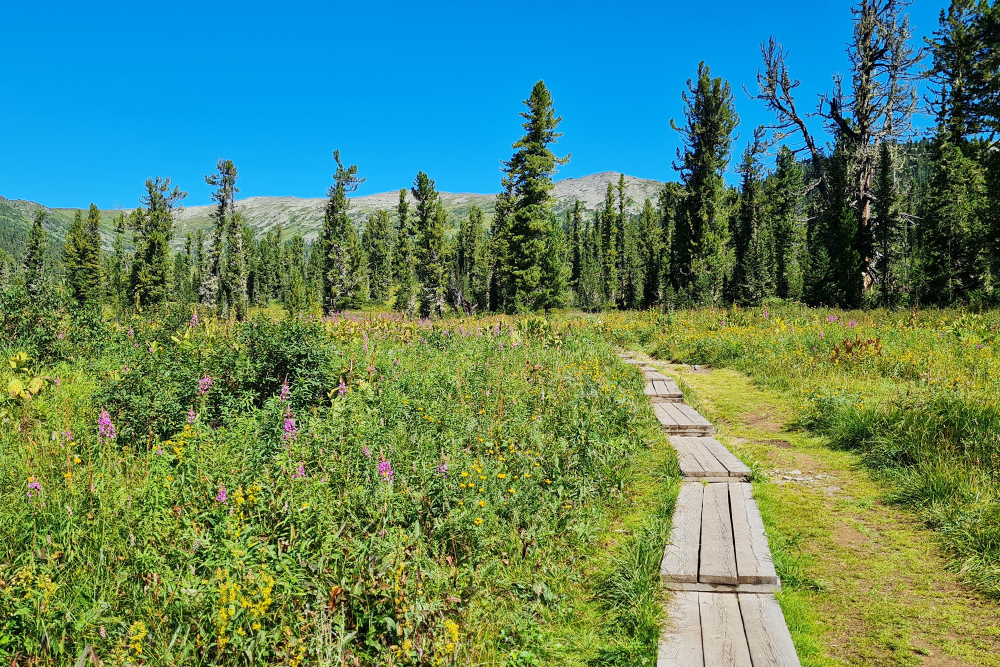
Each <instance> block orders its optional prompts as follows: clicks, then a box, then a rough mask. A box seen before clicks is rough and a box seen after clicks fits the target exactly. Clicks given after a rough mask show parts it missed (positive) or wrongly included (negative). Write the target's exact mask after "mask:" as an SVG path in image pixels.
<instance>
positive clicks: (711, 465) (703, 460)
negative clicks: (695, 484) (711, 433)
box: [687, 437, 729, 482]
mask: <svg viewBox="0 0 1000 667" xmlns="http://www.w3.org/2000/svg"><path fill="white" fill-rule="evenodd" d="M704 439H705V438H699V437H691V438H688V439H687V446H688V450H689V451H690V452H691V455H692V456H693V457H694V458H695V460H696V461H698V465H700V466H701V473H700V475H699V477H725V478H726V481H727V482H728V481H729V471H728V470H727V469H726V466H724V465H722V464H721V463H719V461H718V460H717V459H716V458H715V457H714V456H713V455H712V452H710V451H708V450H707V449H705V446H704V445H703V444H702V441H703V440H704Z"/></svg>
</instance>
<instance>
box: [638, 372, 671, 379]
mask: <svg viewBox="0 0 1000 667" xmlns="http://www.w3.org/2000/svg"><path fill="white" fill-rule="evenodd" d="M643 375H645V376H646V379H647V380H666V379H667V376H666V375H664V374H663V373H661V372H659V371H643Z"/></svg>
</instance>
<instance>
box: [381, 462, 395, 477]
mask: <svg viewBox="0 0 1000 667" xmlns="http://www.w3.org/2000/svg"><path fill="white" fill-rule="evenodd" d="M378 474H379V477H381V478H383V479H385V480H386V481H389V480H391V479H392V476H393V474H394V473H393V470H392V464H390V463H389V462H388V461H379V464H378Z"/></svg>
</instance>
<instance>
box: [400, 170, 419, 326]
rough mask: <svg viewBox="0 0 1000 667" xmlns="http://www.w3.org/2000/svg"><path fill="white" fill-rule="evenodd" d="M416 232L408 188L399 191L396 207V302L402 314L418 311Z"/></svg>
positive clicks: (411, 313)
mask: <svg viewBox="0 0 1000 667" xmlns="http://www.w3.org/2000/svg"><path fill="white" fill-rule="evenodd" d="M416 251H417V250H416V231H415V230H414V228H413V221H412V219H411V217H410V205H409V203H408V202H407V201H406V188H401V189H400V191H399V203H398V204H397V205H396V259H395V280H396V286H397V289H396V301H395V308H396V310H398V311H400V312H401V313H406V314H407V315H413V313H415V312H416V310H417V294H418V292H419V290H420V285H419V283H418V282H417V259H416Z"/></svg>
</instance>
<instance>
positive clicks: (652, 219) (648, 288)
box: [636, 197, 665, 308]
mask: <svg viewBox="0 0 1000 667" xmlns="http://www.w3.org/2000/svg"><path fill="white" fill-rule="evenodd" d="M636 237H637V241H638V256H639V261H640V263H641V266H642V267H644V272H643V282H642V294H641V299H640V302H639V303H638V304H637V305H638V306H639V307H641V308H651V307H653V306H654V305H655V304H657V303H659V302H660V276H661V274H662V272H663V262H664V259H665V258H664V254H665V253H664V247H663V228H662V226H661V216H660V214H659V213H657V211H656V207H654V206H653V202H652V200H650V199H649V198H648V197H647V198H646V201H645V202H643V205H642V213H641V214H640V215H639V219H638V225H637V229H636Z"/></svg>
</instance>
